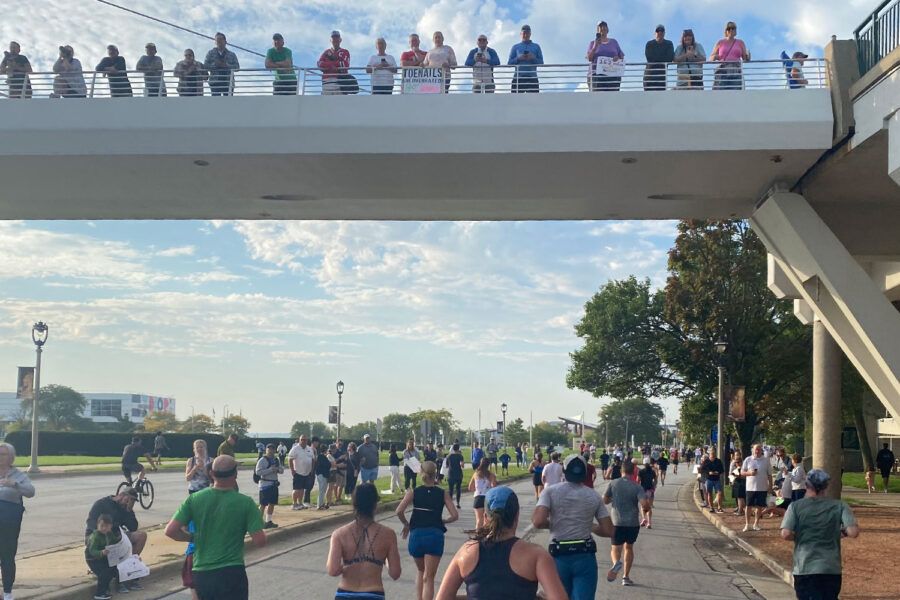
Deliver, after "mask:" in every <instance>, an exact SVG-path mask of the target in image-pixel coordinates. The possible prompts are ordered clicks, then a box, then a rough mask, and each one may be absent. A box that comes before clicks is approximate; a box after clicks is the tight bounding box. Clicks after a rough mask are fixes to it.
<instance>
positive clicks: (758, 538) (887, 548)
mask: <svg viewBox="0 0 900 600" xmlns="http://www.w3.org/2000/svg"><path fill="white" fill-rule="evenodd" d="M852 508H853V514H854V515H855V516H856V520H857V522H858V523H859V529H860V533H859V537H858V538H856V539H844V540H842V541H841V558H842V560H843V571H844V574H843V585H842V588H841V590H842V591H841V598H842V600H886V599H888V598H898V599H900V577H897V576H896V573H895V572H894V567H893V566H892V565H895V564H897V563H896V561H897V560H898V558H897V557H898V556H900V509H897V508H882V507H877V506H873V507H869V506H855V507H852ZM716 518H718V519H721V520H722V521H723V522H724V523H725V524H726V525H727V526H728V527H730V528H731V529H733V530H734V531H737V532H738V535H740V537H741V538H743V539H744V540H746V541H747V542H749V543H750V544H752V545H753V546H756V547H757V548H759V549H760V550H763V551H764V552H766V554H768V555H769V556H771V557H772V558H774V559H775V560H777V561H778V562H779V563H781V565H782V566H784V568H785V569H787V570H788V571H790V570H791V569H792V568H793V556H794V543H793V542H786V541H784V540H782V539H781V517H772V518H768V517H763V518H762V519H761V520H760V522H759V525H760V527H762V531H748V532H746V533H744V532H741V529H743V527H744V517H738V516H735V515H732V514H731V511H728V512H727V513H726V514H722V515H716Z"/></svg>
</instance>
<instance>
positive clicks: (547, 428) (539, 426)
mask: <svg viewBox="0 0 900 600" xmlns="http://www.w3.org/2000/svg"><path fill="white" fill-rule="evenodd" d="M531 435H532V441H533V442H534V443H535V444H539V445H541V446H546V445H547V444H551V443H552V444H555V445H557V446H559V445H565V444H566V443H567V441H568V440H567V437H568V436H567V435H566V432H565V430H564V429H563V427H562V426H560V425H551V424H550V423H548V422H547V421H541V422H540V423H535V424H534V427H533V428H532V430H531ZM544 458H545V460H546V456H545V457H544Z"/></svg>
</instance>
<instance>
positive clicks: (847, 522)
mask: <svg viewBox="0 0 900 600" xmlns="http://www.w3.org/2000/svg"><path fill="white" fill-rule="evenodd" d="M829 479H830V477H829V476H828V474H827V473H826V472H824V471H822V470H819V469H813V470H811V471H810V472H809V473H808V474H807V476H806V496H805V497H804V498H803V499H802V500H798V501H797V502H791V504H790V506H788V509H787V513H785V515H784V520H783V521H782V522H781V537H782V539H784V540H787V541H793V542H794V570H793V574H794V592H795V593H796V595H797V599H798V600H837V598H838V595H839V594H840V592H841V538H842V537H851V538H855V537H857V536H858V535H859V527H857V525H856V519H855V518H854V516H853V512H852V511H851V510H850V507H849V506H848V505H847V503H846V502H842V501H840V500H834V499H832V498H826V497H825V489H826V488H827V487H828V482H829Z"/></svg>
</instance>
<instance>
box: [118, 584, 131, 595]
mask: <svg viewBox="0 0 900 600" xmlns="http://www.w3.org/2000/svg"><path fill="white" fill-rule="evenodd" d="M128 592H129V590H128V586H127V585H125V584H124V583H120V584H119V593H120V594H127V593H128Z"/></svg>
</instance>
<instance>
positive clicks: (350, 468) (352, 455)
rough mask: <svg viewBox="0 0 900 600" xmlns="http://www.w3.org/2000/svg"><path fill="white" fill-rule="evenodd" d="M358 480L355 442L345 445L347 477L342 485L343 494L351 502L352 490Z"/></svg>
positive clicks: (357, 459)
mask: <svg viewBox="0 0 900 600" xmlns="http://www.w3.org/2000/svg"><path fill="white" fill-rule="evenodd" d="M358 479H359V454H358V453H357V452H356V442H350V443H349V444H347V476H346V483H345V484H344V494H345V495H347V496H349V497H350V499H351V501H352V500H353V490H355V489H356V482H357V480H358Z"/></svg>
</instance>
